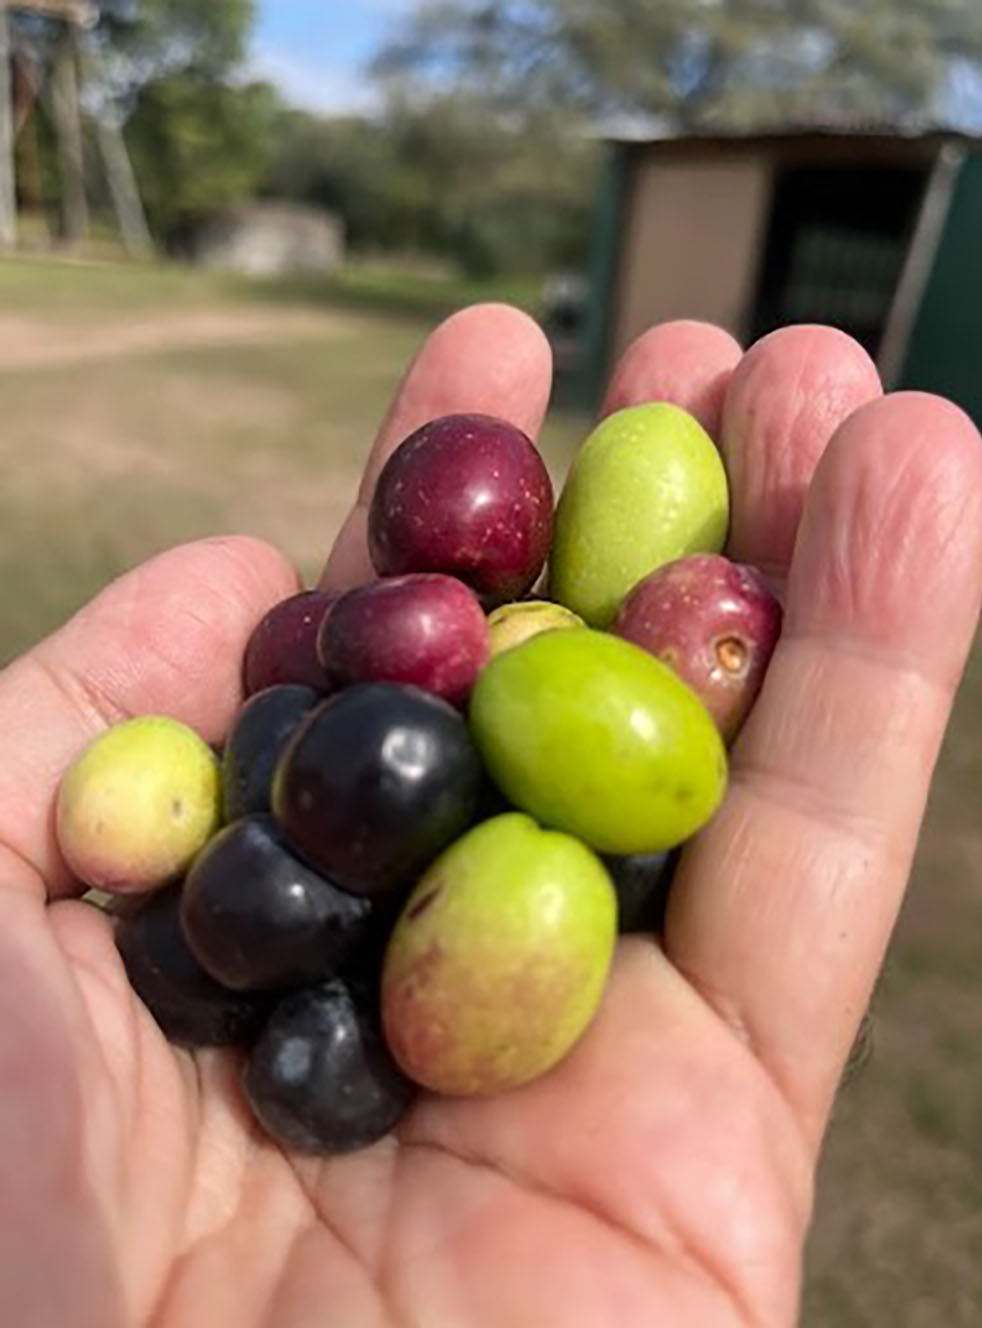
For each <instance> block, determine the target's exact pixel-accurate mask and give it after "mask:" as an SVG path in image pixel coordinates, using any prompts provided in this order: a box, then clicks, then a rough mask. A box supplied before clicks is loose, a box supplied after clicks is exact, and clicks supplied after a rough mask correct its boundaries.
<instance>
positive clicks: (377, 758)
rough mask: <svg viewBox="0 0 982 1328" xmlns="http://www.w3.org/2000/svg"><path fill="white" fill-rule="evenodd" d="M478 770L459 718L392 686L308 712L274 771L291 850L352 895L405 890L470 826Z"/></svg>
mask: <svg viewBox="0 0 982 1328" xmlns="http://www.w3.org/2000/svg"><path fill="white" fill-rule="evenodd" d="M481 780H482V773H481V764H480V760H479V758H478V755H477V752H476V751H475V749H474V746H473V743H472V742H471V739H470V736H469V734H468V730H467V724H466V723H465V721H464V720H463V718H462V717H461V716H460V715H459V714H458V713H457V711H456V710H454V709H453V707H452V706H450V705H448V704H447V703H446V702H445V701H441V700H440V699H439V698H438V697H435V696H431V695H429V693H427V692H423V691H420V690H419V689H418V688H416V687H406V686H402V685H400V684H396V683H367V684H363V685H362V686H359V687H351V688H348V689H347V690H346V691H343V692H339V693H338V694H337V695H336V696H334V697H332V698H331V699H330V700H328V701H326V702H325V703H324V704H323V705H322V706H320V707H319V708H318V709H317V710H315V711H314V712H313V714H312V715H310V716H309V717H308V718H307V720H306V721H305V722H304V724H303V725H302V727H301V728H300V730H299V732H298V733H297V734H296V736H295V737H294V739H293V742H292V743H291V745H290V747H289V748H288V749H287V752H286V754H285V755H284V757H283V759H282V761H281V762H280V765H279V769H278V771H277V775H276V780H275V784H274V789H273V810H274V813H275V815H276V819H277V821H278V822H279V824H280V826H281V828H282V830H283V834H284V836H285V838H286V841H287V843H288V844H289V845H290V846H291V847H292V848H293V850H294V851H295V852H296V853H298V854H299V855H300V856H301V857H303V858H304V859H305V860H306V861H307V862H309V863H310V864H311V866H313V867H314V868H315V869H316V870H317V871H319V872H321V873H323V874H324V875H325V876H327V877H329V878H330V879H331V880H332V881H334V882H335V883H336V884H337V885H340V886H341V887H342V888H344V889H346V890H351V891H353V892H354V893H356V894H364V895H369V896H373V897H374V896H378V895H383V894H386V893H388V892H390V891H393V890H399V889H401V888H408V887H409V886H411V885H412V884H413V883H414V881H415V880H416V878H417V877H418V875H419V874H420V873H421V872H422V871H424V870H425V868H426V867H427V866H428V865H429V863H430V862H432V860H433V859H434V858H435V857H436V856H437V854H438V853H440V852H441V851H442V850H443V849H444V848H445V847H446V846H447V845H448V844H449V843H450V842H451V841H452V840H454V839H455V838H456V837H457V836H458V835H459V834H461V833H462V832H463V831H464V830H465V829H466V828H467V826H468V825H469V824H470V823H471V821H472V820H473V817H474V813H475V811H476V808H477V802H478V797H479V793H480V788H481Z"/></svg>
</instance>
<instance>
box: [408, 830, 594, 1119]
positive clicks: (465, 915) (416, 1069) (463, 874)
mask: <svg viewBox="0 0 982 1328" xmlns="http://www.w3.org/2000/svg"><path fill="white" fill-rule="evenodd" d="M616 933H617V902H616V895H615V893H614V888H613V885H612V883H611V880H610V877H609V876H608V874H607V871H606V869H605V868H604V866H603V864H602V863H601V862H600V860H599V858H597V857H596V856H595V855H594V854H593V853H591V852H590V850H589V849H587V848H585V847H584V846H583V845H582V844H580V843H578V842H577V841H576V840H575V839H572V838H570V836H568V835H563V834H558V833H556V832H554V831H545V830H542V829H540V827H539V826H537V825H536V824H535V822H534V821H532V820H530V819H529V817H527V816H522V815H519V814H517V813H509V814H507V815H504V816H499V817H496V818H495V819H494V820H491V821H485V822H484V824H483V825H480V826H478V827H477V828H476V829H474V830H472V831H470V833H469V834H467V835H465V836H464V837H463V839H460V840H458V841H457V843H456V844H454V845H452V846H451V847H450V848H449V849H448V850H447V851H446V852H445V853H444V854H443V855H442V857H440V858H438V859H437V861H436V862H435V863H434V865H433V866H432V867H431V868H430V870H429V871H428V872H427V873H426V875H425V876H424V877H423V879H422V880H421V881H420V883H419V884H418V885H417V887H416V889H415V890H414V892H413V894H412V895H411V896H410V899H409V902H408V903H407V905H406V907H405V909H404V911H403V913H402V916H401V918H400V920H399V922H398V923H397V925H396V928H395V930H394V932H393V934H392V938H391V940H390V942H389V947H388V950H387V953H386V959H385V968H384V972H383V978H382V1011H383V1019H384V1024H385V1034H386V1040H387V1042H388V1044H389V1047H390V1048H391V1050H392V1052H393V1055H394V1056H395V1058H396V1060H397V1061H398V1062H399V1064H400V1065H401V1067H402V1069H403V1070H404V1071H405V1072H406V1073H407V1074H408V1075H409V1076H410V1078H412V1079H415V1080H416V1082H417V1083H420V1084H422V1085H423V1086H424V1087H426V1088H429V1089H431V1090H432V1091H433V1092H437V1093H445V1094H453V1095H464V1096H469V1095H478V1094H485V1093H496V1092H500V1091H502V1090H504V1089H509V1088H516V1087H518V1085H520V1084H524V1083H528V1082H529V1081H530V1080H532V1079H536V1078H538V1077H539V1076H540V1075H542V1074H544V1073H545V1072H546V1071H547V1070H549V1069H551V1068H552V1067H553V1066H554V1065H556V1064H557V1063H558V1061H560V1060H561V1059H562V1058H563V1057H564V1056H565V1055H566V1054H567V1052H569V1050H570V1049H571V1048H572V1047H573V1045H574V1044H575V1043H576V1042H577V1040H578V1039H579V1038H580V1036H581V1035H582V1033H583V1031H584V1029H585V1028H586V1027H587V1025H588V1024H589V1023H590V1021H591V1019H592V1018H593V1016H594V1014H595V1012H596V1010H597V1007H598V1005H599V1004H600V1000H601V997H602V995H603V991H604V987H605V984H606V981H607V975H608V972H609V970H610V965H611V961H612V959H613V954H614V945H615V941H616Z"/></svg>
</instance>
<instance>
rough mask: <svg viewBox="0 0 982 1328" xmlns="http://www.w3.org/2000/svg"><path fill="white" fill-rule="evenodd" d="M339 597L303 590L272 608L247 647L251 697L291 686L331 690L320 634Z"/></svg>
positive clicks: (245, 673)
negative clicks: (319, 650) (321, 656)
mask: <svg viewBox="0 0 982 1328" xmlns="http://www.w3.org/2000/svg"><path fill="white" fill-rule="evenodd" d="M336 598H337V597H336V596H335V595H331V594H329V593H328V592H327V591H324V590H302V591H301V592H300V593H299V594H298V595H291V596H290V598H289V599H285V600H282V601H281V602H280V603H279V604H276V605H274V606H273V608H271V609H270V611H269V613H267V614H266V616H265V618H263V620H262V621H261V622H260V623H259V625H258V626H257V627H256V629H255V631H254V632H253V634H252V636H251V637H250V638H249V643H248V645H247V646H246V652H245V663H244V668H243V681H244V684H245V691H246V695H247V696H253V695H254V694H255V693H256V692H264V691H265V690H266V688H267V687H279V686H281V685H283V684H289V683H295V684H297V685H298V686H301V687H316V688H317V690H318V691H320V692H326V691H328V690H329V688H328V682H327V678H326V677H325V676H324V670H323V669H322V668H321V664H320V660H319V659H318V658H317V633H318V632H319V631H320V626H321V622H322V621H323V619H324V615H325V614H326V613H327V611H328V609H329V608H330V607H331V605H332V604H333V603H334V601H335V599H336Z"/></svg>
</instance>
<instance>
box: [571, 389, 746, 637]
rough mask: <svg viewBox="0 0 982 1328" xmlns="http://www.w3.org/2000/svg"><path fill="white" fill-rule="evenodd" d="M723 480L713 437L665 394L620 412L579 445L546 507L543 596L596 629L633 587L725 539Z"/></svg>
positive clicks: (712, 550)
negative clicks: (551, 516)
mask: <svg viewBox="0 0 982 1328" xmlns="http://www.w3.org/2000/svg"><path fill="white" fill-rule="evenodd" d="M728 525H729V488H728V485H727V479H726V471H725V470H724V468H723V462H722V460H721V459H720V456H719V453H718V452H717V450H716V446H715V444H714V443H713V440H712V439H711V438H710V437H709V435H708V434H707V433H706V431H705V430H704V429H703V427H702V425H701V424H699V422H698V421H697V420H696V419H694V418H693V417H692V416H691V415H689V414H688V413H687V412H686V411H684V410H681V409H680V408H679V407H678V406H674V405H671V404H669V403H668V402H664V401H660V402H652V403H648V404H645V405H641V406H632V407H629V408H627V409H626V410H620V411H617V412H615V413H614V414H613V415H610V416H608V417H607V419H605V420H604V421H603V422H602V423H601V424H600V425H599V426H598V427H597V428H596V429H595V430H594V432H593V433H592V434H591V435H590V437H589V438H588V439H587V441H586V442H585V443H584V444H583V446H582V448H581V449H580V452H579V454H578V456H577V458H576V460H575V461H574V463H573V466H572V468H571V470H570V473H569V476H568V477H567V480H566V484H565V487H564V488H563V492H562V495H561V497H560V500H559V506H558V508H557V509H556V537H555V540H554V542H553V547H552V554H551V558H550V569H549V594H550V598H552V599H555V600H558V601H559V603H560V604H564V605H565V606H566V608H568V609H572V610H573V612H574V613H578V614H579V615H580V617H581V618H583V619H584V620H585V621H586V622H587V623H589V624H590V626H591V627H606V626H608V624H609V623H610V621H611V619H612V618H613V616H614V614H615V613H616V612H617V609H618V607H619V605H620V603H621V601H622V600H623V599H624V596H625V595H626V594H627V593H628V592H629V591H630V590H631V588H632V587H633V586H635V585H636V584H637V582H638V581H640V580H641V578H642V577H644V576H647V575H648V573H649V572H653V571H654V570H655V568H656V567H660V566H662V564H663V563H666V562H670V561H672V560H673V559H675V558H682V557H684V556H686V555H687V554H690V553H716V552H718V551H719V550H720V549H721V548H722V547H723V544H724V542H725V540H726V534H727V527H728Z"/></svg>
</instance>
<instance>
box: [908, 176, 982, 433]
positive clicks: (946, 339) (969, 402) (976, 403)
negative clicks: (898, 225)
mask: <svg viewBox="0 0 982 1328" xmlns="http://www.w3.org/2000/svg"><path fill="white" fill-rule="evenodd" d="M900 386H902V387H907V388H919V389H921V390H922V391H927V392H938V393H940V394H941V395H942V396H946V397H949V398H950V399H951V400H952V401H955V402H957V404H958V405H959V406H961V407H962V409H963V410H965V411H967V413H968V414H969V415H971V416H972V418H973V419H974V420H975V422H976V424H978V425H979V426H980V427H982V154H979V153H975V154H973V155H971V156H969V157H967V158H966V159H965V162H964V164H963V166H962V168H961V170H960V171H959V174H958V180H957V181H956V183H955V189H954V193H953V196H952V200H951V207H950V209H949V212H948V220H947V223H946V225H945V228H944V231H943V233H942V236H941V244H940V246H939V248H938V254H937V259H936V261H935V264H934V270H933V272H932V274H931V277H930V280H929V281H928V285H927V289H926V290H925V292H924V298H923V299H922V301H921V307H920V309H919V311H918V314H917V318H916V320H915V322H914V328H913V331H912V333H911V338H910V342H909V344H908V347H907V357H906V360H905V363H904V368H903V372H902V374H901V379H900Z"/></svg>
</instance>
